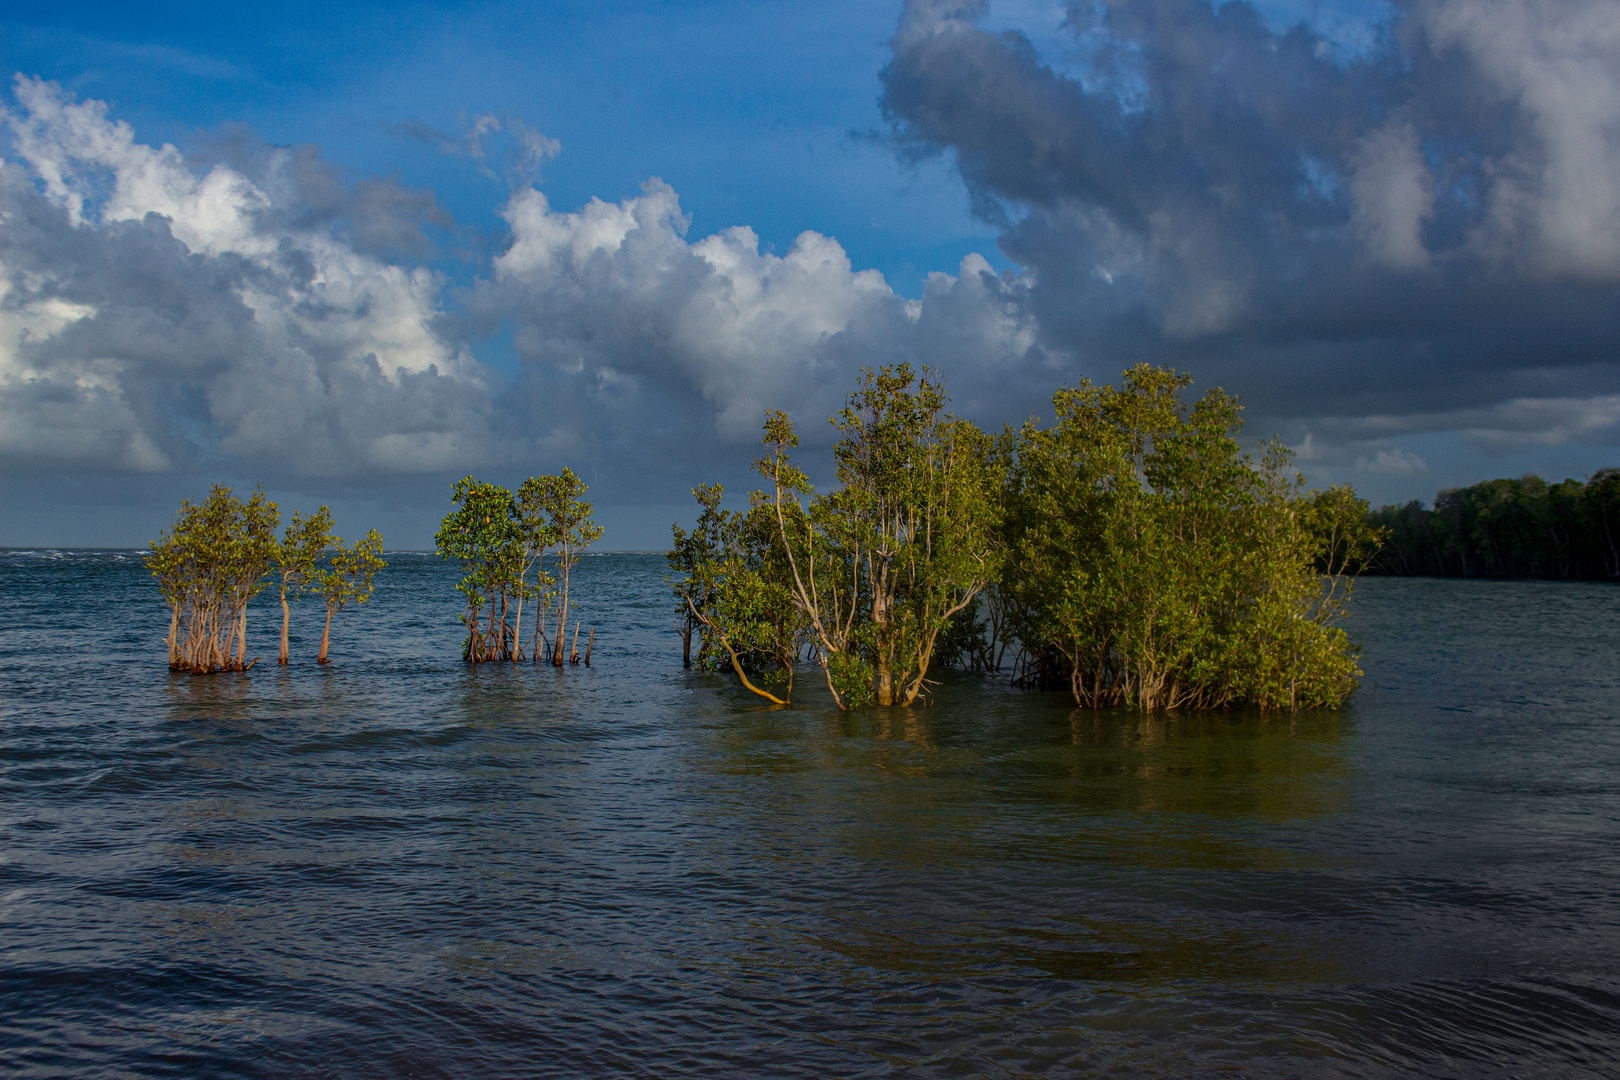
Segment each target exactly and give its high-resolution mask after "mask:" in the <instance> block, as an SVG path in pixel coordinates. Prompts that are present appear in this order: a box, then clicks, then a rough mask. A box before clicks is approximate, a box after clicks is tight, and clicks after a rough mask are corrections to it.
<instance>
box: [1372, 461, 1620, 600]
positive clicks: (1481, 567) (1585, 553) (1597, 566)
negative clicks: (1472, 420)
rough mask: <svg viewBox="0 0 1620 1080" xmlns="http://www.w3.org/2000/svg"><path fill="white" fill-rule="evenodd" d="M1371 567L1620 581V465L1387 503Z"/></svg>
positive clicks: (1404, 572) (1376, 516)
mask: <svg viewBox="0 0 1620 1080" xmlns="http://www.w3.org/2000/svg"><path fill="white" fill-rule="evenodd" d="M1368 520H1369V523H1370V524H1371V525H1372V526H1373V527H1374V528H1377V529H1379V530H1382V531H1383V532H1384V533H1386V534H1387V538H1386V539H1385V541H1384V546H1383V548H1382V549H1381V550H1380V551H1379V552H1378V553H1377V554H1376V555H1374V556H1373V557H1372V558H1371V560H1370V561H1369V562H1368V565H1367V572H1368V573H1372V574H1388V575H1393V576H1423V577H1488V578H1553V579H1563V580H1578V581H1613V580H1616V579H1620V469H1602V470H1600V471H1598V472H1596V473H1594V474H1593V475H1592V477H1591V479H1589V480H1587V481H1586V482H1585V483H1582V482H1581V481H1579V480H1565V481H1563V482H1562V483H1558V484H1549V483H1547V481H1545V480H1543V479H1541V478H1540V477H1539V476H1524V477H1521V478H1519V479H1517V480H1506V479H1502V480H1486V481H1483V482H1482V483H1478V484H1475V485H1473V486H1472V487H1466V488H1454V489H1451V490H1449V491H1442V492H1440V494H1439V495H1437V496H1435V500H1434V509H1432V510H1429V509H1425V508H1424V506H1423V504H1422V503H1419V502H1416V501H1413V502H1409V503H1407V504H1406V505H1405V506H1384V507H1380V508H1379V509H1377V510H1375V511H1373V512H1372V513H1371V514H1370V515H1369V518H1368Z"/></svg>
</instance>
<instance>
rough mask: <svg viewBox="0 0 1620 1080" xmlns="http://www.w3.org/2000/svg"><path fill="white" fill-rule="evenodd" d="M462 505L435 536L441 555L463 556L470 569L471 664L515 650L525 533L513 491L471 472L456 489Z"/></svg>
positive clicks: (462, 585)
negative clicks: (514, 615) (512, 620)
mask: <svg viewBox="0 0 1620 1080" xmlns="http://www.w3.org/2000/svg"><path fill="white" fill-rule="evenodd" d="M451 501H452V502H453V503H455V505H456V509H455V510H452V511H451V512H450V513H449V514H447V515H446V516H445V519H444V521H443V522H441V523H440V525H439V531H438V534H437V535H436V536H435V537H434V542H435V544H436V545H437V548H438V552H439V555H440V557H441V558H445V559H451V558H454V559H458V560H460V562H461V565H462V569H463V570H464V571H465V573H464V574H463V575H462V578H461V581H460V582H458V583H457V585H456V589H457V590H458V591H459V592H460V593H461V594H462V596H463V597H465V598H466V603H467V610H466V611H465V612H464V613H463V614H462V615H461V621H462V622H463V623H464V624H465V625H466V627H467V641H466V644H465V645H464V646H463V648H462V656H463V659H465V660H467V661H468V662H469V663H474V664H476V663H480V662H482V661H486V660H502V659H508V658H510V657H511V655H512V649H513V644H512V635H511V627H510V626H509V624H508V621H507V619H508V615H509V614H510V613H511V610H510V609H511V608H513V607H514V606H515V605H513V604H512V601H513V600H514V599H515V600H516V601H517V603H518V605H521V603H522V599H523V581H522V577H521V574H522V569H523V548H524V544H523V535H522V530H521V528H520V522H519V519H518V512H517V505H516V503H514V502H513V500H512V493H511V492H510V491H507V490H506V489H505V488H503V487H500V486H498V485H495V484H488V483H485V482H483V481H481V480H475V479H473V478H472V477H471V476H469V477H467V478H466V479H464V480H460V481H458V482H457V483H456V486H455V489H454V491H453V492H452V493H451Z"/></svg>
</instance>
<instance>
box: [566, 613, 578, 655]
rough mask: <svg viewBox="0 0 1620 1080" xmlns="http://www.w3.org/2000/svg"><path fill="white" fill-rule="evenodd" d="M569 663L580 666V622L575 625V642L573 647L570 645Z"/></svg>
mask: <svg viewBox="0 0 1620 1080" xmlns="http://www.w3.org/2000/svg"><path fill="white" fill-rule="evenodd" d="M568 662H569V663H570V664H578V663H579V623H578V622H575V623H574V642H573V644H572V645H570V646H569V647H568Z"/></svg>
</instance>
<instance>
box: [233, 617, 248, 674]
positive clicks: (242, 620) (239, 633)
mask: <svg viewBox="0 0 1620 1080" xmlns="http://www.w3.org/2000/svg"><path fill="white" fill-rule="evenodd" d="M237 618H238V623H237V628H236V670H237V671H246V670H247V601H246V600H243V601H242V613H241V614H240V615H239V616H238V617H237Z"/></svg>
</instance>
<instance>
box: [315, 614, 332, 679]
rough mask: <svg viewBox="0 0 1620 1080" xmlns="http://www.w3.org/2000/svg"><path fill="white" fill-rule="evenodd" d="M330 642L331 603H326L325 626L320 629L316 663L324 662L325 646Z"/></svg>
mask: <svg viewBox="0 0 1620 1080" xmlns="http://www.w3.org/2000/svg"><path fill="white" fill-rule="evenodd" d="M331 642H332V605H331V604H327V605H326V628H325V629H324V630H322V631H321V654H320V655H319V656H317V657H316V658H315V662H316V663H317V664H324V663H326V662H327V661H326V648H327V646H328V645H330V644H331Z"/></svg>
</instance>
